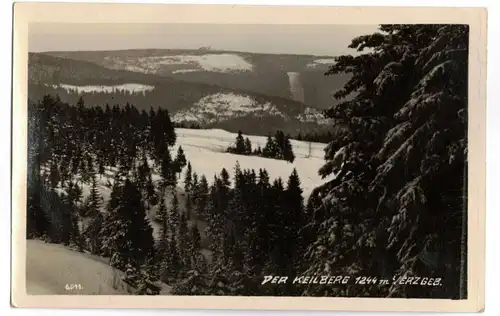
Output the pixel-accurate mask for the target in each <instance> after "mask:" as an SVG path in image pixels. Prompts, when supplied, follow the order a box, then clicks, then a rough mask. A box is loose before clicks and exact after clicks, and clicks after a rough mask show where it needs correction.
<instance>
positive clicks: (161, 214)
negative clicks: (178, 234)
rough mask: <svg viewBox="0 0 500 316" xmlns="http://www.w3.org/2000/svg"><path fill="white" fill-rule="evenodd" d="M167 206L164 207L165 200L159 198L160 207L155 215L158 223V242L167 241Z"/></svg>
mask: <svg viewBox="0 0 500 316" xmlns="http://www.w3.org/2000/svg"><path fill="white" fill-rule="evenodd" d="M168 215H169V214H168V211H167V206H166V205H165V198H164V197H161V198H160V206H159V208H158V212H157V214H156V218H157V219H158V221H159V222H160V240H166V239H168V234H169V226H168V224H169V216H168Z"/></svg>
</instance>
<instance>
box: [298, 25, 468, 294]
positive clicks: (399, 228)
mask: <svg viewBox="0 0 500 316" xmlns="http://www.w3.org/2000/svg"><path fill="white" fill-rule="evenodd" d="M468 33H469V30H468V26H465V25H444V24H441V25H438V24H435V25H425V24H423V25H381V26H380V27H379V31H378V32H376V33H374V34H368V35H364V36H359V37H357V38H355V39H353V40H352V42H351V45H350V47H351V48H353V49H357V50H358V51H359V52H360V54H358V55H356V56H350V55H344V56H339V57H337V58H336V63H335V65H333V66H331V67H330V69H329V71H328V72H327V74H328V75H334V74H341V73H346V72H348V73H351V74H353V76H352V77H351V79H350V80H349V81H348V82H347V83H346V84H345V86H344V87H343V88H342V89H340V90H339V91H337V92H336V93H335V95H334V96H335V97H336V98H337V99H343V98H345V97H346V96H348V95H353V94H355V95H356V96H355V97H354V98H352V99H348V100H342V101H341V102H340V103H339V104H337V105H335V106H333V107H332V108H331V109H330V110H328V111H327V112H326V115H327V116H328V117H329V118H330V119H333V120H334V121H342V122H343V124H345V126H346V128H345V130H343V131H342V133H341V135H340V136H341V137H332V139H330V143H329V144H328V146H327V148H328V151H327V152H326V155H325V160H326V161H325V164H324V166H323V167H322V168H321V169H320V174H321V175H322V176H323V177H327V176H329V175H332V174H335V178H334V179H332V180H330V181H328V182H327V183H325V184H324V185H322V186H320V187H318V188H316V189H315V190H314V191H313V193H312V194H311V197H312V198H313V199H314V200H315V201H317V202H315V203H314V205H313V209H314V211H313V213H314V218H315V219H314V223H313V227H314V228H315V229H316V236H315V239H314V241H313V242H312V243H311V245H310V247H309V250H308V253H307V257H308V258H310V261H309V262H307V266H308V269H307V270H306V271H305V273H308V274H322V273H324V272H325V266H326V265H325V262H327V263H328V266H329V267H333V271H332V270H330V271H329V273H333V274H345V273H350V274H353V273H355V274H358V275H362V274H366V273H368V274H370V275H373V274H378V275H381V276H387V277H390V278H391V277H393V276H396V277H398V276H407V275H417V274H418V275H425V274H434V275H435V274H436V273H437V274H440V275H442V276H443V278H446V279H447V280H449V283H448V284H447V286H443V287H438V288H434V289H433V290H432V291H429V290H427V289H425V290H424V289H423V288H421V287H413V286H410V285H407V284H393V285H392V286H390V287H381V286H376V285H374V286H367V287H363V288H362V289H361V288H359V287H356V286H346V287H343V288H336V289H335V288H331V287H326V286H325V287H321V286H319V287H318V286H315V287H313V286H311V287H309V288H308V289H307V290H306V293H305V294H306V295H320V296H324V295H332V296H372V297H373V296H378V297H388V296H390V297H419V298H428V297H433V298H437V297H442V298H444V297H446V298H452V297H453V298H464V297H465V295H466V291H465V289H466V287H465V280H466V277H465V276H466V273H465V271H467V269H466V264H465V263H466V260H465V259H466V252H465V249H466V247H465V243H464V240H465V236H466V230H465V227H466V225H465V224H464V220H465V219H466V217H465V211H464V210H466V209H467V208H466V207H465V205H466V202H465V201H464V199H463V196H466V192H465V193H464V190H465V189H464V187H466V185H464V183H466V181H467V178H466V175H467V172H466V171H467V169H466V165H467V154H466V153H467V132H466V131H467V116H466V115H465V114H464V113H466V112H467V71H468V66H467V65H468V46H469V42H468V41H469V39H468V38H469V34H468ZM430 108H432V109H433V110H432V111H429V109H430ZM353 214H355V215H353ZM451 214H453V216H452V215H451ZM445 218H446V219H448V220H447V229H446V230H442V229H440V227H441V226H442V221H443V220H444V219H445ZM440 223H441V224H440ZM320 249H324V250H325V251H324V252H323V253H321V254H320V253H319V250H320ZM360 254H361V255H360ZM436 256H439V257H441V258H447V259H446V260H435V259H434V258H436ZM369 258H378V259H379V260H369Z"/></svg>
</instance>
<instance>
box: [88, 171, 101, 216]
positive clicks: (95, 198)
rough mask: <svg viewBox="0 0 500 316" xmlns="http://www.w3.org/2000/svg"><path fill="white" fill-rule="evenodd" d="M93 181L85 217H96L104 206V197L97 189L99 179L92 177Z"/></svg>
mask: <svg viewBox="0 0 500 316" xmlns="http://www.w3.org/2000/svg"><path fill="white" fill-rule="evenodd" d="M91 181H92V184H91V187H90V195H89V197H88V200H87V205H86V208H85V212H84V214H83V216H84V217H88V216H90V217H93V216H96V215H97V214H98V213H99V212H100V210H101V205H102V197H101V194H100V193H99V190H98V188H97V179H96V176H95V175H94V176H93V177H92V179H91Z"/></svg>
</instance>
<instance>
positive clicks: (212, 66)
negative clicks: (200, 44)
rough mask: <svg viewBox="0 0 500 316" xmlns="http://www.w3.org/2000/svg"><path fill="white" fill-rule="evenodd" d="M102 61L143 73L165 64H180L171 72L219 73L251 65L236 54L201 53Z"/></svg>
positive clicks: (236, 70)
mask: <svg viewBox="0 0 500 316" xmlns="http://www.w3.org/2000/svg"><path fill="white" fill-rule="evenodd" d="M104 61H105V63H106V64H109V65H110V67H112V68H116V69H125V70H128V71H136V72H143V73H157V72H158V71H159V70H160V69H161V68H162V67H165V66H182V67H186V68H183V69H182V70H183V71H182V70H181V71H180V70H179V69H176V70H173V71H172V73H178V72H193V71H211V72H220V73H232V72H245V71H251V70H252V68H253V66H252V64H250V63H249V62H247V61H246V60H245V59H244V58H243V57H242V56H239V55H237V54H230V53H223V54H213V53H211V54H203V55H165V56H147V57H136V58H134V57H128V58H125V59H121V58H117V57H109V56H108V57H105V58H104Z"/></svg>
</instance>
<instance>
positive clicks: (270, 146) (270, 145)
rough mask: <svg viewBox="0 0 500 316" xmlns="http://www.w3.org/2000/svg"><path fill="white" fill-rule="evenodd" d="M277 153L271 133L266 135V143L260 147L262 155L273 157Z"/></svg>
mask: <svg viewBox="0 0 500 316" xmlns="http://www.w3.org/2000/svg"><path fill="white" fill-rule="evenodd" d="M276 154H277V147H276V143H275V141H274V139H273V138H272V137H271V135H268V136H267V141H266V145H265V146H264V148H263V149H262V157H266V158H275V157H276Z"/></svg>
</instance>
